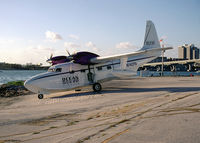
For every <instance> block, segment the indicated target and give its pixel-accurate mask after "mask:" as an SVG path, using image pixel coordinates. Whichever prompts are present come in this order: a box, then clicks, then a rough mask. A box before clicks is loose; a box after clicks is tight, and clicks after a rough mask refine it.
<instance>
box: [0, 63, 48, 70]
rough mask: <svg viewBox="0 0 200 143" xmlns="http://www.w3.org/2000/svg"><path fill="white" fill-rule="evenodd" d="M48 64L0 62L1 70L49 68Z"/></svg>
mask: <svg viewBox="0 0 200 143" xmlns="http://www.w3.org/2000/svg"><path fill="white" fill-rule="evenodd" d="M48 68H49V67H48V66H41V65H33V64H27V65H21V64H10V63H0V70H47V69H48Z"/></svg>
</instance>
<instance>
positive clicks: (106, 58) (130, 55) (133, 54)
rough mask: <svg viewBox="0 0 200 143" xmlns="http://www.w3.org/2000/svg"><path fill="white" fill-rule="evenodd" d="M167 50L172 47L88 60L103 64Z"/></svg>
mask: <svg viewBox="0 0 200 143" xmlns="http://www.w3.org/2000/svg"><path fill="white" fill-rule="evenodd" d="M169 49H172V47H165V48H154V49H149V50H148V49H147V50H141V51H136V52H132V53H126V54H120V55H113V56H105V57H95V58H92V59H90V62H91V63H94V64H98V63H105V62H109V61H112V60H116V59H121V58H128V57H132V56H139V55H143V54H145V53H151V52H156V51H162V50H164V51H165V50H169Z"/></svg>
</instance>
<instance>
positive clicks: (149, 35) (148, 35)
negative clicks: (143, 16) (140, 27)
mask: <svg viewBox="0 0 200 143" xmlns="http://www.w3.org/2000/svg"><path fill="white" fill-rule="evenodd" d="M154 48H161V47H160V42H159V40H158V35H157V32H156V28H155V26H154V24H153V22H152V21H147V23H146V32H145V37H144V45H143V47H142V49H141V50H147V49H154Z"/></svg>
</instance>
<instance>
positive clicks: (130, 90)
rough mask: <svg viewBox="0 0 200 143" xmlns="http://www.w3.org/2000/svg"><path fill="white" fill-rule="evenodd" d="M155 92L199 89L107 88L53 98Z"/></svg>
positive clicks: (193, 88) (197, 89) (198, 88)
mask: <svg viewBox="0 0 200 143" xmlns="http://www.w3.org/2000/svg"><path fill="white" fill-rule="evenodd" d="M156 91H158V92H159V91H167V92H170V93H172V92H192V91H194V92H195V91H200V87H161V88H116V87H109V88H108V87H107V88H105V89H104V90H103V91H102V92H99V93H95V92H93V91H88V92H77V93H71V94H66V95H62V96H57V97H51V98H52V99H55V98H69V97H79V96H89V95H95V94H105V93H134V92H135V93H138V92H156Z"/></svg>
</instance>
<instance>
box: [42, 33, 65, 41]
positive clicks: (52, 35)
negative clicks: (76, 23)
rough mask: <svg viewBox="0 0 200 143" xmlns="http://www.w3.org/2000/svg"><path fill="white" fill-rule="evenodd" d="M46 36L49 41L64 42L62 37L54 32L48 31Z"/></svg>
mask: <svg viewBox="0 0 200 143" xmlns="http://www.w3.org/2000/svg"><path fill="white" fill-rule="evenodd" d="M45 35H46V38H47V39H48V40H50V41H53V42H56V41H57V40H62V37H61V36H60V35H59V34H57V33H55V32H52V31H47V32H46V33H45Z"/></svg>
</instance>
